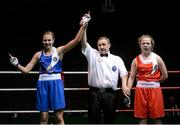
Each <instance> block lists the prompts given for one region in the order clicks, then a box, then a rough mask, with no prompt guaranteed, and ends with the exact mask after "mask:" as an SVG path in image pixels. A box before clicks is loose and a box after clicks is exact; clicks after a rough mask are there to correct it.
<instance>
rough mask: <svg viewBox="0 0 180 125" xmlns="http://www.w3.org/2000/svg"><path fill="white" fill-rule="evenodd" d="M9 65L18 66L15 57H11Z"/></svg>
mask: <svg viewBox="0 0 180 125" xmlns="http://www.w3.org/2000/svg"><path fill="white" fill-rule="evenodd" d="M10 63H11V64H12V65H13V66H18V64H19V61H18V59H17V58H16V57H11V58H10Z"/></svg>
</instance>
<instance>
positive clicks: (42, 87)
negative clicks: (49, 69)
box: [36, 79, 65, 112]
mask: <svg viewBox="0 0 180 125" xmlns="http://www.w3.org/2000/svg"><path fill="white" fill-rule="evenodd" d="M36 97H37V98H36V107H37V110H38V111H41V112H47V111H48V110H53V111H54V110H58V109H64V108H65V97H64V83H63V81H62V80H61V79H56V80H44V81H42V80H38V83H37V91H36Z"/></svg>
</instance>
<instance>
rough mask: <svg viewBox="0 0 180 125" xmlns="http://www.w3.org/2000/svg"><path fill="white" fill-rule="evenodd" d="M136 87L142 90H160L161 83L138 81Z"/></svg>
mask: <svg viewBox="0 0 180 125" xmlns="http://www.w3.org/2000/svg"><path fill="white" fill-rule="evenodd" d="M136 87H140V88H158V87H160V83H159V82H145V81H138V82H137V84H136Z"/></svg>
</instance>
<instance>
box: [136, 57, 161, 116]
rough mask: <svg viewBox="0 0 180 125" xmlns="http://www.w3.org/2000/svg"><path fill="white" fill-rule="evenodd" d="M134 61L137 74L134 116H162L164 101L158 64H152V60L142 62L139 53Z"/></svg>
mask: <svg viewBox="0 0 180 125" xmlns="http://www.w3.org/2000/svg"><path fill="white" fill-rule="evenodd" d="M151 58H153V57H151ZM136 62H137V73H138V74H137V85H136V89H135V100H134V116H135V117H137V118H158V117H163V116H164V103H163V95H162V90H161V88H160V83H159V80H160V70H159V68H158V65H157V64H156V65H153V63H152V62H150V63H143V62H142V61H141V59H140V55H139V56H137V57H136ZM153 66H154V67H153Z"/></svg>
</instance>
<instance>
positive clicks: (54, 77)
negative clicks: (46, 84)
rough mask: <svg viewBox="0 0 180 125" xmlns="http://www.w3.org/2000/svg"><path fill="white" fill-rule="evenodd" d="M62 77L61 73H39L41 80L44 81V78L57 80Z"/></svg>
mask: <svg viewBox="0 0 180 125" xmlns="http://www.w3.org/2000/svg"><path fill="white" fill-rule="evenodd" d="M57 79H61V74H60V73H56V74H40V75H39V79H38V80H39V81H44V80H57Z"/></svg>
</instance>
